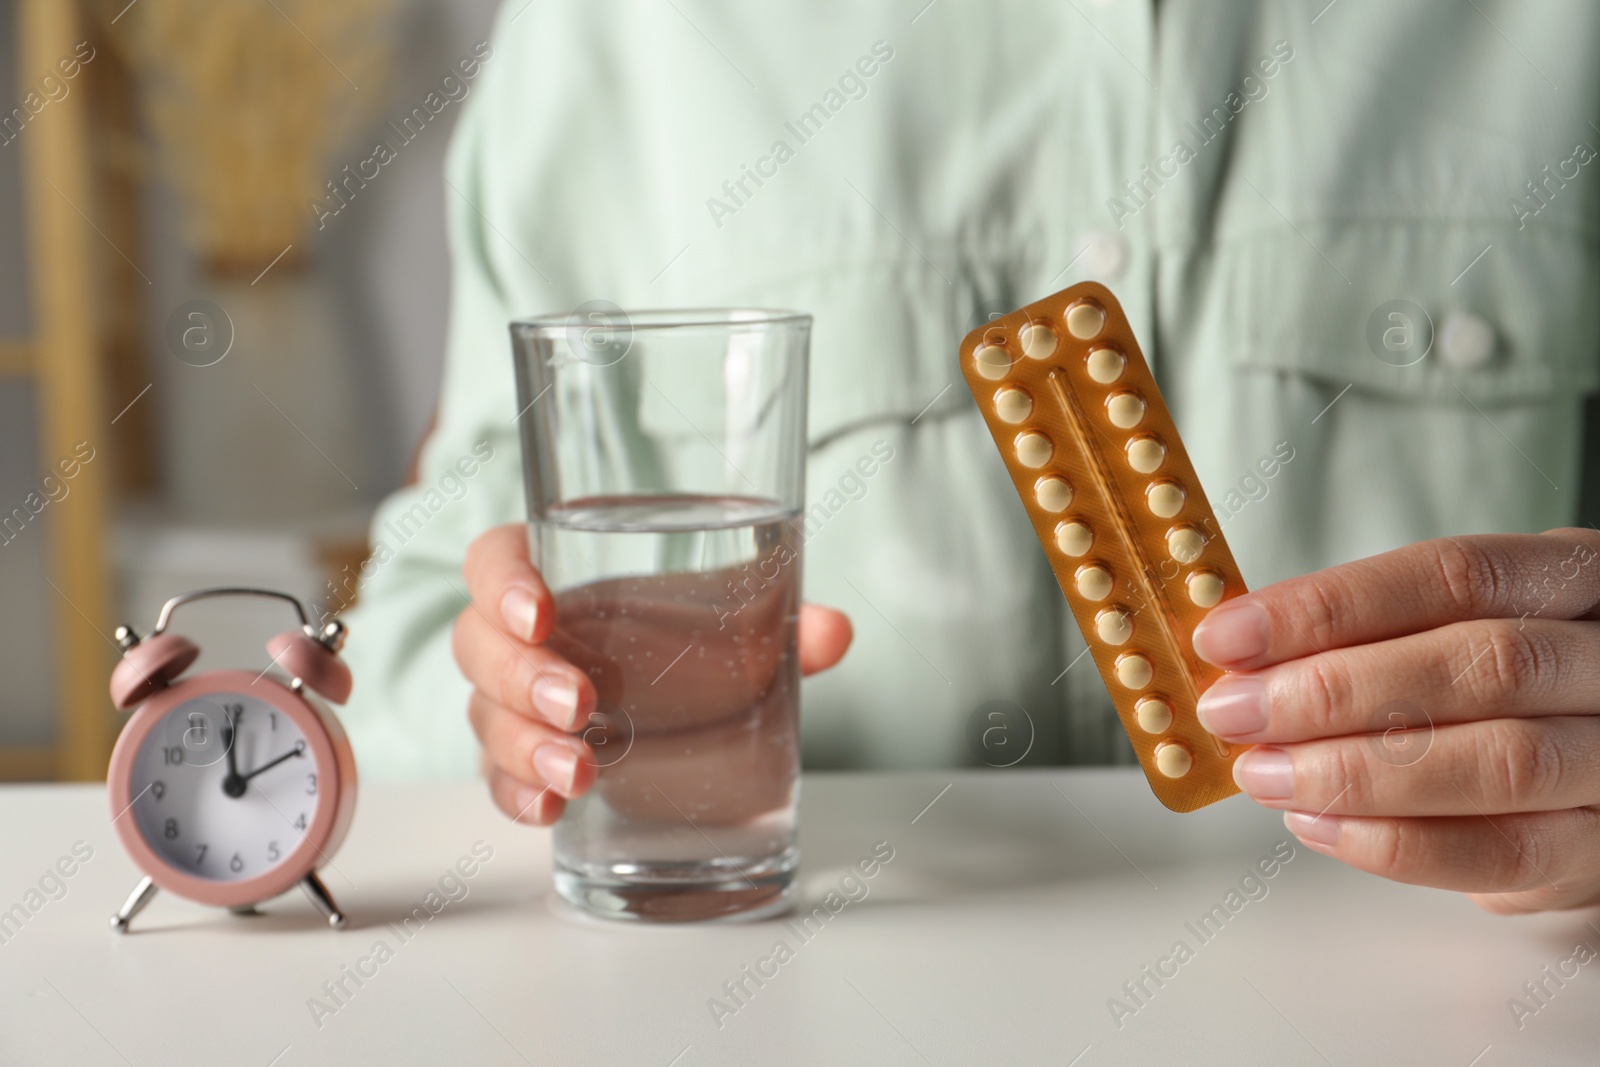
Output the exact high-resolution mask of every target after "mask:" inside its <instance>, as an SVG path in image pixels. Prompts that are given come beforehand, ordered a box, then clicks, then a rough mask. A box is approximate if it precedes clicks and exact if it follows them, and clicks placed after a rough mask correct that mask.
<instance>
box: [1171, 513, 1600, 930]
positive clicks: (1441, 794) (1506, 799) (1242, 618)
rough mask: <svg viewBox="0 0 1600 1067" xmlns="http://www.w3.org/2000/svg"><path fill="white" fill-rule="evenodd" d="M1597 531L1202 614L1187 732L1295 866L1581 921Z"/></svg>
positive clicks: (1450, 549) (1389, 559)
mask: <svg viewBox="0 0 1600 1067" xmlns="http://www.w3.org/2000/svg"><path fill="white" fill-rule="evenodd" d="M1597 557H1600V531H1595V530H1592V529H1568V530H1552V531H1550V532H1548V533H1544V534H1539V535H1531V534H1530V535H1484V536H1475V537H1449V538H1442V539H1439V540H1435V541H1424V542H1421V543H1419V544H1414V545H1409V546H1407V547H1405V548H1401V549H1398V550H1396V551H1393V552H1388V553H1385V554H1383V555H1380V556H1373V557H1371V558H1369V559H1363V560H1359V561H1357V562H1355V563H1349V564H1345V565H1344V566H1339V567H1332V568H1329V569H1328V570H1324V571H1319V572H1317V573H1315V574H1309V575H1306V576H1305V577H1302V578H1293V579H1290V580H1288V581H1284V582H1279V583H1278V584H1276V585H1272V586H1269V587H1267V588H1265V589H1259V590H1257V591H1255V592H1253V593H1249V594H1247V595H1245V596H1241V597H1238V598H1237V599H1234V600H1230V601H1228V602H1227V603H1225V604H1223V605H1221V606H1219V607H1217V608H1216V609H1215V610H1213V611H1212V612H1211V614H1210V615H1209V616H1208V617H1207V618H1206V619H1205V621H1204V622H1203V623H1202V624H1201V625H1200V626H1199V628H1197V629H1196V631H1195V635H1194V646H1195V650H1196V651H1197V652H1198V653H1199V654H1200V655H1201V656H1202V657H1203V658H1204V659H1206V660H1208V661H1210V662H1212V663H1214V664H1217V665H1218V666H1222V667H1225V668H1227V669H1228V670H1229V671H1230V672H1232V673H1229V674H1227V675H1225V676H1224V677H1223V678H1222V679H1221V680H1219V681H1218V682H1217V683H1216V684H1215V685H1213V686H1212V687H1211V688H1210V689H1209V690H1207V692H1206V693H1205V694H1204V695H1203V696H1202V697H1201V699H1200V705H1199V715H1200V719H1201V722H1202V723H1203V724H1204V725H1205V727H1206V728H1207V729H1208V730H1210V731H1211V732H1212V733H1214V734H1216V735H1217V736H1219V737H1222V738H1224V739H1226V740H1228V741H1237V742H1243V743H1248V744H1251V745H1255V746H1257V747H1255V748H1252V749H1251V750H1250V751H1248V752H1246V753H1244V754H1243V755H1242V756H1240V757H1239V759H1238V761H1237V762H1236V763H1235V764H1234V778H1235V779H1236V780H1237V781H1238V783H1239V787H1240V788H1241V789H1243V790H1244V791H1245V792H1246V793H1248V794H1249V795H1250V797H1251V798H1252V799H1254V800H1255V801H1256V802H1258V803H1260V804H1263V805H1265V806H1267V807H1271V808H1279V809H1282V810H1283V811H1284V813H1285V814H1284V823H1285V824H1286V825H1287V826H1288V828H1289V830H1290V831H1291V832H1292V833H1294V834H1295V836H1296V837H1298V838H1299V839H1300V840H1301V841H1302V842H1304V843H1305V844H1306V845H1307V847H1309V848H1313V849H1315V850H1317V851H1318V852H1322V853H1325V854H1327V855H1329V856H1333V857H1335V858H1336V859H1339V860H1342V861H1344V862H1345V863H1348V864H1350V865H1351V866H1354V867H1358V868H1360V869H1362V870H1364V871H1370V872H1372V873H1373V874H1379V875H1382V876H1383V877H1385V878H1393V879H1395V880H1397V881H1401V882H1412V883H1415V884H1418V885H1429V886H1437V887H1439V888H1443V889H1455V890H1461V891H1464V892H1467V893H1470V894H1471V895H1472V899H1473V900H1474V901H1476V902H1477V903H1478V904H1479V905H1480V906H1482V907H1484V908H1486V909H1488V910H1489V911H1493V912H1499V913H1506V914H1509V913H1515V912H1529V911H1541V910H1545V909H1548V908H1572V907H1580V906H1583V905H1588V904H1594V903H1597V902H1600V558H1597Z"/></svg>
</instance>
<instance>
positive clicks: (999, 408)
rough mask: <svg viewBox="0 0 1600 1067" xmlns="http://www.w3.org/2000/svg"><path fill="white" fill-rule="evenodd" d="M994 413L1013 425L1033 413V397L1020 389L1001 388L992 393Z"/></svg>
mask: <svg viewBox="0 0 1600 1067" xmlns="http://www.w3.org/2000/svg"><path fill="white" fill-rule="evenodd" d="M994 413H995V414H996V415H999V416H1000V417H1001V418H1002V419H1004V420H1005V421H1006V422H1009V423H1011V424H1012V425H1013V426H1015V425H1016V424H1017V423H1019V422H1021V421H1022V420H1024V419H1026V418H1027V417H1028V416H1029V415H1031V414H1033V397H1031V396H1029V395H1028V394H1027V393H1025V392H1023V391H1022V390H1021V389H1002V390H1000V391H999V392H998V393H996V394H994Z"/></svg>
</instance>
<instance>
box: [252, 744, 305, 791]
mask: <svg viewBox="0 0 1600 1067" xmlns="http://www.w3.org/2000/svg"><path fill="white" fill-rule="evenodd" d="M305 754H306V743H305V742H304V741H300V742H298V743H296V744H295V746H294V747H293V748H291V749H290V750H289V751H287V752H285V753H284V754H283V755H281V756H279V757H278V758H277V759H273V760H268V761H267V762H266V763H263V764H262V765H261V766H259V767H257V768H256V769H255V770H253V771H251V772H250V773H249V774H247V775H245V776H244V777H243V778H241V779H239V781H240V783H241V785H242V783H244V782H248V781H249V780H250V779H252V778H254V777H255V776H256V775H258V774H260V773H261V772H262V771H270V770H271V769H272V768H274V767H276V766H277V765H278V764H280V763H282V762H283V761H284V760H287V759H293V758H294V757H296V756H304V755H305Z"/></svg>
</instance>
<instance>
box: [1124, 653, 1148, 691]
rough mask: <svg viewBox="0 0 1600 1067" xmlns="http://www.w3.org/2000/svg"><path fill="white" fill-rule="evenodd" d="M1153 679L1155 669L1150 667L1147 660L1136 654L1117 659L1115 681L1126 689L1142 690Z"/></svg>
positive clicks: (1127, 654)
mask: <svg viewBox="0 0 1600 1067" xmlns="http://www.w3.org/2000/svg"><path fill="white" fill-rule="evenodd" d="M1154 677H1155V668H1153V667H1151V666H1150V661H1149V660H1148V659H1146V658H1145V657H1143V656H1141V655H1139V654H1138V653H1137V652H1129V653H1126V654H1125V655H1121V656H1118V657H1117V681H1119V682H1121V683H1122V684H1123V685H1124V686H1125V687H1127V688H1128V689H1143V688H1144V687H1145V686H1147V685H1149V684H1150V679H1151V678H1154Z"/></svg>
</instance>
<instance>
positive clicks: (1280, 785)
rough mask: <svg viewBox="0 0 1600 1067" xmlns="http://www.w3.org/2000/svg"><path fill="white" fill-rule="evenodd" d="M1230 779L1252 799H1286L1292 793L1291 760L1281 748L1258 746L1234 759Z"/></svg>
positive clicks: (1292, 770)
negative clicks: (1231, 777)
mask: <svg viewBox="0 0 1600 1067" xmlns="http://www.w3.org/2000/svg"><path fill="white" fill-rule="evenodd" d="M1233 780H1234V781H1235V782H1238V783H1239V788H1240V789H1243V790H1244V791H1245V792H1246V793H1249V794H1250V797H1251V799H1253V800H1288V799H1289V798H1290V797H1292V796H1294V761H1293V760H1291V759H1290V758H1289V753H1287V752H1285V751H1284V750H1283V749H1281V748H1271V747H1269V746H1266V745H1258V746H1256V747H1255V748H1252V749H1250V750H1249V751H1248V752H1246V753H1245V754H1244V755H1242V756H1240V757H1239V758H1238V759H1237V760H1236V761H1235V762H1234V764H1233Z"/></svg>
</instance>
